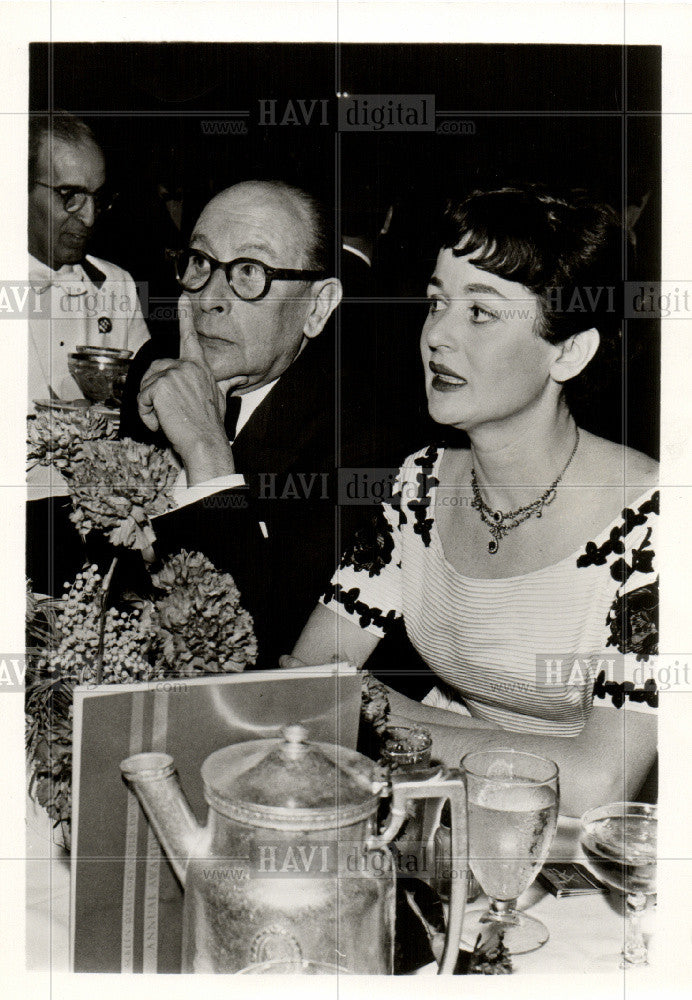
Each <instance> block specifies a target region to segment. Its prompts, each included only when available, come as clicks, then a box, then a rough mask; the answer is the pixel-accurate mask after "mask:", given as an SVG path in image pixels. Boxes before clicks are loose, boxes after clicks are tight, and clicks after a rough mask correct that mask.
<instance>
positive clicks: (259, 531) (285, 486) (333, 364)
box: [121, 324, 411, 667]
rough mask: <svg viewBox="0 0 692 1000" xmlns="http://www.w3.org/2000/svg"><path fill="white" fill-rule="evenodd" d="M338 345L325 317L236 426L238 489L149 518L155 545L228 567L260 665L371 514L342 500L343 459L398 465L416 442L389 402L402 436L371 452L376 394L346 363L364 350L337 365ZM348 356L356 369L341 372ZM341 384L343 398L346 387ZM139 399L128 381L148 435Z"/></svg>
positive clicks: (131, 426) (137, 375)
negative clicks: (366, 390)
mask: <svg viewBox="0 0 692 1000" xmlns="http://www.w3.org/2000/svg"><path fill="white" fill-rule="evenodd" d="M336 349H337V341H336V338H335V329H334V324H332V326H331V328H328V329H326V330H325V331H323V333H322V334H321V335H320V336H319V337H318V338H316V339H315V340H313V341H310V342H309V343H308V344H307V346H306V347H305V349H304V351H303V352H302V353H301V354H300V355H299V356H298V358H297V359H296V360H295V361H294V363H293V364H292V365H291V367H290V368H289V369H288V370H287V371H286V372H284V374H283V375H282V376H281V378H280V379H279V381H278V383H277V384H276V386H275V387H274V388H273V389H272V390H271V392H270V393H269V395H268V396H266V397H265V399H264V400H263V401H262V403H261V404H260V405H259V406H258V408H257V409H256V410H255V412H254V413H253V415H252V416H251V418H250V420H249V421H248V423H247V424H246V425H245V426H244V427H243V429H242V430H241V431H240V433H239V434H238V436H237V437H236V440H235V442H234V444H233V455H234V458H235V464H236V470H237V471H238V472H240V473H242V474H243V476H244V477H245V480H246V482H247V487H246V488H245V489H243V490H232V491H224V492H222V493H219V494H215V495H214V496H213V497H209V498H207V499H205V500H201V501H198V502H197V503H195V504H191V505H189V506H188V507H184V508H181V509H179V510H177V511H173V512H171V513H170V514H167V515H165V516H164V517H161V518H158V519H157V521H156V522H155V525H154V528H155V531H156V534H157V545H156V550H157V554H159V555H160V556H162V557H163V556H165V555H166V554H169V553H172V552H175V551H178V550H179V549H181V548H187V549H193V550H199V551H203V552H204V553H205V554H206V555H207V556H208V557H209V558H210V559H211V560H212V562H213V563H214V564H215V565H216V567H217V568H218V569H223V570H225V571H228V572H230V573H231V575H232V576H233V578H234V580H235V581H236V584H237V585H238V587H239V589H240V592H241V599H242V602H243V604H244V606H245V607H246V608H247V609H248V611H250V613H251V614H252V616H253V618H254V622H255V631H256V634H257V637H258V641H259V645H260V661H259V663H258V666H263V667H271V666H275V665H276V660H277V658H278V656H279V655H280V654H281V653H285V652H290V650H291V648H292V646H293V644H294V642H295V640H296V639H297V637H298V636H299V635H300V632H301V630H302V627H303V625H304V624H305V622H306V620H307V618H308V616H309V614H310V612H311V611H312V609H313V607H314V605H315V603H316V601H317V599H318V597H319V595H320V593H321V592H322V591H323V589H324V587H325V586H326V584H327V582H328V581H329V579H330V577H331V575H332V573H333V571H334V568H335V566H336V564H337V562H338V559H339V554H340V552H341V550H342V548H343V543H344V541H345V540H346V538H347V537H350V535H351V534H352V532H353V530H355V529H356V528H357V527H358V526H359V525H360V524H362V523H363V521H364V519H366V518H367V517H368V516H369V515H370V512H371V510H372V506H373V505H372V504H371V505H370V506H366V505H357V506H356V505H354V504H352V503H350V502H348V500H349V498H348V497H347V496H346V495H345V493H344V495H343V496H342V497H341V499H342V500H346V501H347V502H346V503H343V504H341V505H339V502H338V501H339V499H340V498H339V472H338V470H339V468H341V469H342V470H343V469H344V468H351V467H353V466H354V464H355V463H358V466H359V467H369V466H371V465H372V464H373V463H374V462H377V463H378V465H379V466H381V465H384V464H387V466H388V467H389V466H391V467H392V468H395V467H396V466H397V465H398V463H399V462H400V461H401V459H402V458H403V456H404V455H405V454H406V452H407V451H409V450H411V439H410V437H409V436H408V435H407V434H406V425H405V424H402V421H401V419H397V416H396V415H395V414H392V418H393V425H392V426H394V427H395V428H397V433H398V434H399V442H398V447H391V446H387V451H388V453H387V454H385V451H384V450H383V449H380V450H379V453H378V455H375V454H373V449H372V446H371V444H370V443H369V442H372V423H373V414H374V409H373V406H374V402H375V397H374V395H373V394H370V398H369V399H368V398H364V396H363V393H362V391H361V389H360V386H359V385H358V383H357V373H353V372H350V370H351V369H352V368H353V365H354V364H358V365H360V366H361V367H363V366H364V363H365V364H367V359H364V358H363V356H362V353H361V352H357V353H358V354H359V357H358V358H356V357H355V356H354V357H352V358H350V359H348V360H346V361H345V359H346V354H347V352H345V351H342V352H340V354H341V357H340V361H341V363H340V364H339V365H337V360H338V359H337V355H336ZM350 353H351V354H355V353H356V352H350ZM152 358H153V348H152V345H150V344H147V345H145V347H144V348H142V350H141V351H140V354H139V355H138V357H137V358H136V359H135V361H134V362H133V366H132V370H131V377H130V380H129V381H130V383H132V382H133V381H135V380H136V383H137V384H138V383H139V381H140V380H141V376H142V374H143V373H144V371H145V370H146V368H147V367H148V365H149V363H150V362H151V360H152ZM344 363H345V364H346V368H348V369H349V372H350V374H351V375H352V377H350V378H349V379H348V381H347V383H345V382H344V378H345V370H344ZM345 384H346V393H347V396H348V398H343V396H342V389H343V388H344V385H345ZM405 402H406V401H402V404H403V405H405ZM135 405H136V385H133V384H128V386H127V389H126V395H125V398H124V403H123V412H122V417H121V433H123V434H125V435H128V436H135V437H139V438H142V437H144V438H145V439H149V440H150V439H151V435H149V434H148V433H146V432H145V429H144V428H140V427H139V426H138V418H136V417H135V413H134V407H135ZM403 405H402V410H403ZM339 408H340V412H341V415H342V418H341V419H340V420H337V412H338V409H339ZM344 475H347V474H346V473H343V472H342V477H343V476H344ZM342 485H343V484H342Z"/></svg>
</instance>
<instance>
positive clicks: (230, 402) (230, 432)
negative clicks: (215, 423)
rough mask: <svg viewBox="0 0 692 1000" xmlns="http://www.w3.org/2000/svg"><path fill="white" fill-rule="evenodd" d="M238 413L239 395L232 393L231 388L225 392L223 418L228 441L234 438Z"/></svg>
mask: <svg viewBox="0 0 692 1000" xmlns="http://www.w3.org/2000/svg"><path fill="white" fill-rule="evenodd" d="M239 415H240V396H234V395H233V389H229V390H228V392H227V393H226V413H225V415H224V418H223V425H224V427H225V429H226V437H227V438H228V440H229V441H233V440H235V425H236V424H237V423H238V417H239Z"/></svg>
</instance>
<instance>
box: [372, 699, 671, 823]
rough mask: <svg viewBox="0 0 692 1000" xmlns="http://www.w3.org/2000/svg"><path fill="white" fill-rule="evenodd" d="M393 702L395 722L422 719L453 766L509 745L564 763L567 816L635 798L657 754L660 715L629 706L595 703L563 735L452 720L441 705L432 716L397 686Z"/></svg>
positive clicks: (562, 790)
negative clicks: (574, 732) (574, 730)
mask: <svg viewBox="0 0 692 1000" xmlns="http://www.w3.org/2000/svg"><path fill="white" fill-rule="evenodd" d="M389 703H390V709H391V721H392V723H394V724H401V725H405V724H406V723H407V722H408V723H410V722H412V721H413V722H423V723H424V724H425V725H426V727H427V728H428V729H429V730H430V734H431V736H432V738H433V756H434V757H435V758H437V759H439V760H442V761H443V762H444V763H445V764H448V765H449V766H452V767H453V766H457V765H458V764H459V760H460V759H461V757H463V755H464V754H466V753H470V752H471V751H473V750H493V749H500V748H508V747H511V748H513V749H515V750H526V751H528V752H529V753H535V754H539V755H541V756H543V757H549V758H550V759H551V760H554V761H555V763H556V764H557V765H558V767H559V768H560V812H561V813H563V814H565V815H567V816H581V815H582V813H584V812H586V810H587V809H591V808H592V807H593V806H597V805H604V804H605V803H607V802H614V801H621V800H626V799H630V798H632V796H635V795H636V794H637V792H638V791H639V788H640V787H641V785H642V783H643V781H644V779H645V778H646V776H647V774H648V773H649V770H650V768H651V765H652V764H653V762H654V760H655V757H656V745H657V744H656V739H657V727H656V719H655V717H654V716H653V715H648V714H644V713H642V712H633V711H630V712H627V716H626V718H625V714H624V710H621V711H617V710H615V709H609V708H593V710H592V712H591V715H590V716H589V719H588V720H587V722H586V724H585V726H584V728H583V729H582V731H581V733H580V734H579V735H578V736H575V737H563V736H540V735H533V734H529V733H514V732H510V731H509V730H506V729H497V728H491V726H490V724H488V723H480V720H477V719H471V720H469V719H467V718H466V717H465V716H458V717H457V718H458V721H455V723H454V724H452V725H450V724H449V723H448V720H447V716H449V715H450V713H449V712H443V711H442V710H440V709H432V711H434V712H437V713H440V714H439V721H438V722H433V721H431V720H430V717H429V715H428V713H429V712H430V711H431V709H430V708H427V707H426V706H424V705H419V704H418V703H417V702H414V701H411V700H410V699H409V698H406V697H404V696H403V695H401V694H399V693H398V692H396V691H391V692H390V699H389ZM421 708H425V709H426V718H425V719H422V718H420V712H419V710H420V709H421ZM443 716H444V718H443Z"/></svg>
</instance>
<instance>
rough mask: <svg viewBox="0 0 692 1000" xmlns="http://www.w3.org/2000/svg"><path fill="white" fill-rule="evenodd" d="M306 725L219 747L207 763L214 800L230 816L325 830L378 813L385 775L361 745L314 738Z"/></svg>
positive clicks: (207, 784) (204, 767) (251, 821)
mask: <svg viewBox="0 0 692 1000" xmlns="http://www.w3.org/2000/svg"><path fill="white" fill-rule="evenodd" d="M307 735H308V734H307V731H306V730H305V729H304V728H303V727H302V726H288V727H287V728H286V729H284V731H283V737H284V738H283V739H282V740H280V739H272V740H252V741H250V742H247V743H237V744H236V745H235V746H230V747H225V748H224V749H223V750H217V751H216V752H215V753H213V754H211V756H210V757H208V758H207V759H206V760H205V762H204V764H203V765H202V778H203V780H204V787H205V795H206V798H207V801H208V803H209V805H210V806H212V807H213V808H214V809H215V810H216V811H217V812H220V813H222V814H223V815H224V816H227V817H228V818H230V819H234V820H237V821H238V822H241V823H248V824H249V825H251V826H266V827H270V828H273V829H287V830H308V829H309V830H319V829H329V828H332V827H340V826H347V825H350V824H351V823H357V822H358V821H359V820H361V819H364V818H365V817H367V816H370V815H372V814H373V813H374V812H375V810H376V809H377V803H378V798H379V796H380V794H381V792H382V790H383V788H384V787H385V784H386V775H385V773H384V771H383V770H382V769H381V768H378V767H377V766H376V765H375V764H373V762H372V761H370V760H369V759H368V758H367V757H364V756H363V755H362V754H360V753H357V752H356V751H355V750H348V749H346V748H345V747H340V746H335V745H332V744H329V743H310V742H308V739H307Z"/></svg>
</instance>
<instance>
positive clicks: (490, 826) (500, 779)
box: [461, 750, 559, 955]
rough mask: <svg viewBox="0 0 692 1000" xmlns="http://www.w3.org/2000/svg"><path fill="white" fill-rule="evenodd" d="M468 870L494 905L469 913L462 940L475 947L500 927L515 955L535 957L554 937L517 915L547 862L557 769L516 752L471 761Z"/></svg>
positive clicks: (482, 754) (465, 762) (484, 754)
mask: <svg viewBox="0 0 692 1000" xmlns="http://www.w3.org/2000/svg"><path fill="white" fill-rule="evenodd" d="M461 766H462V768H463V770H464V772H465V774H466V781H467V794H468V817H469V819H468V822H469V867H470V868H471V871H472V872H473V874H474V875H475V876H476V878H477V879H478V882H479V883H480V886H481V888H482V889H483V891H484V892H485V893H486V894H487V895H488V896H489V897H490V906H489V908H488V909H486V910H471V911H470V912H469V913H467V915H466V919H465V920H464V930H463V936H464V940H465V941H466V943H467V944H468V945H470V946H473V945H474V944H475V941H476V939H477V937H478V935H479V934H481V933H483V932H484V931H485V930H487V929H488V925H489V924H495V925H496V926H497V927H498V928H499V929H500V930H502V932H503V939H504V944H505V947H506V948H507V950H508V952H509V953H510V955H522V954H524V953H525V952H528V951H535V950H536V948H540V947H541V946H542V945H544V944H545V942H546V941H547V940H548V937H549V936H550V935H549V932H548V929H547V928H546V927H545V925H544V924H542V923H541V921H540V920H537V919H536V918H535V917H530V916H527V914H525V913H520V912H518V911H517V909H516V901H517V897H518V896H520V895H521V894H522V893H523V892H525V890H526V889H528V887H529V886H530V885H531V883H532V882H533V880H534V879H535V877H536V875H537V874H538V872H539V871H540V870H541V867H542V866H543V862H544V861H545V859H546V857H547V856H548V851H549V850H550V845H551V844H552V842H553V837H554V835H555V828H556V825H557V810H558V802H559V783H558V767H557V764H555V763H554V762H553V761H552V760H547V759H546V758H545V757H538V756H536V755H535V754H530V753H523V752H521V751H519V750H483V751H479V752H477V753H469V754H466V756H465V757H463V758H462V761H461Z"/></svg>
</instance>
